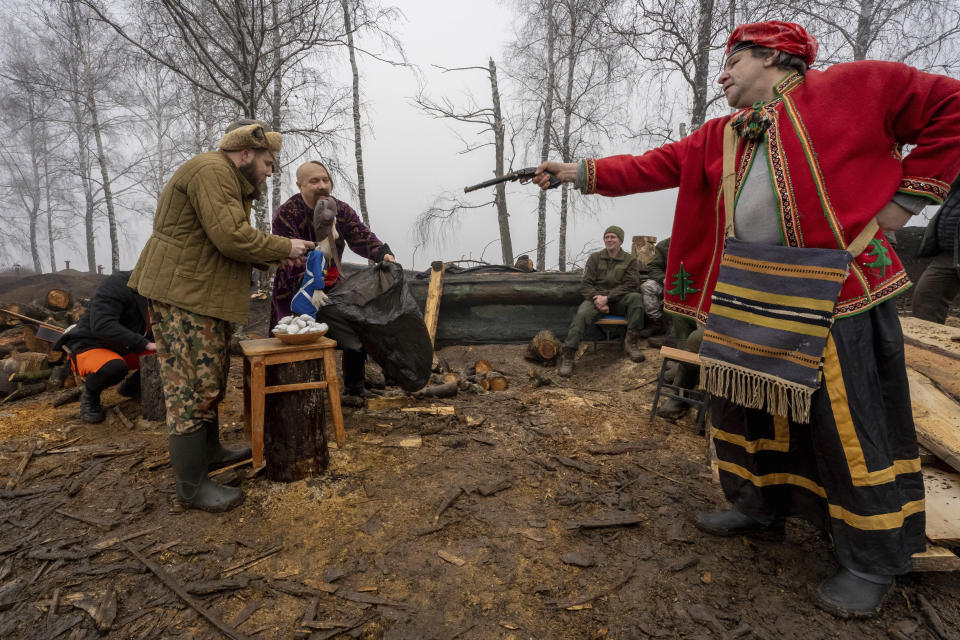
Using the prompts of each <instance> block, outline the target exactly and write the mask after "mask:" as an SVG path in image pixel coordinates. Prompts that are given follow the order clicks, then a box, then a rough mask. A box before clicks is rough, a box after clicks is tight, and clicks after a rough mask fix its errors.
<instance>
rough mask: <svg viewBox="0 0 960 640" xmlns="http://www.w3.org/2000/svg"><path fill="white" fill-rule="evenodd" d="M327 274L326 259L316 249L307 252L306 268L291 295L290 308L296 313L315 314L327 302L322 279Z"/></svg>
mask: <svg viewBox="0 0 960 640" xmlns="http://www.w3.org/2000/svg"><path fill="white" fill-rule="evenodd" d="M326 274H327V259H326V258H325V257H324V256H323V252H322V251H319V250H317V249H314V250H313V251H311V252H309V253H308V254H307V268H306V270H305V271H304V272H303V280H302V281H301V283H300V290H299V291H297V293H296V294H294V296H293V300H292V301H291V303H290V310H291V311H293V312H294V313H296V314H307V315H311V316H312V315H315V314H316V313H317V311H319V310H320V308H321V307H322V306H323V305H325V304H326V303H327V294H325V293H324V292H323V288H324V284H323V280H324V277H325V276H326Z"/></svg>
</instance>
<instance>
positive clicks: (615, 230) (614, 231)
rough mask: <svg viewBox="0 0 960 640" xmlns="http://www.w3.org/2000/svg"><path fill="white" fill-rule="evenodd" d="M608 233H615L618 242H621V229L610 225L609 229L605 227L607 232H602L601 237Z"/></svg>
mask: <svg viewBox="0 0 960 640" xmlns="http://www.w3.org/2000/svg"><path fill="white" fill-rule="evenodd" d="M608 233H615V234H616V235H617V237H618V238H620V242H623V229H621V228H620V227H618V226H617V225H615V224H612V225H610V226H609V227H607V230H606V231H604V232H603V235H607V234H608Z"/></svg>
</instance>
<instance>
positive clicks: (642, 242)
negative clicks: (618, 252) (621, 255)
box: [631, 236, 657, 269]
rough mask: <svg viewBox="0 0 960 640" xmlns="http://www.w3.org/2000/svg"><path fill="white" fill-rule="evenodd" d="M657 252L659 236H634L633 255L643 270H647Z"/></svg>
mask: <svg viewBox="0 0 960 640" xmlns="http://www.w3.org/2000/svg"><path fill="white" fill-rule="evenodd" d="M656 251H657V236H633V246H632V247H631V253H632V254H633V257H635V258H636V259H637V262H638V263H639V264H640V268H641V269H646V268H647V265H648V264H650V261H651V260H652V259H653V256H654V254H655V253H656Z"/></svg>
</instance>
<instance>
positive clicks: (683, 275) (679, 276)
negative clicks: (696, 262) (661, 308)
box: [667, 262, 700, 302]
mask: <svg viewBox="0 0 960 640" xmlns="http://www.w3.org/2000/svg"><path fill="white" fill-rule="evenodd" d="M698 291H700V289H694V288H693V278H692V277H690V274H689V273H687V270H686V269H684V268H683V263H682V262H681V263H680V271H677V272H676V273H675V274H673V289H670V290H669V291H667V293H669V294H670V295H672V296H680V301H681V302H686V301H687V294H688V293H697V292H698Z"/></svg>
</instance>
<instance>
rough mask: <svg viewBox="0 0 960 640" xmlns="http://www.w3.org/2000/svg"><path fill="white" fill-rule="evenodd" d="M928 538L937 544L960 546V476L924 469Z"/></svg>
mask: <svg viewBox="0 0 960 640" xmlns="http://www.w3.org/2000/svg"><path fill="white" fill-rule="evenodd" d="M923 485H924V489H925V490H926V496H927V500H926V506H927V538H928V539H929V540H930V541H932V542H935V543H937V544H948V545H950V544H960V474H957V473H952V472H949V471H941V470H939V469H933V468H929V467H928V468H924V469H923Z"/></svg>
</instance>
